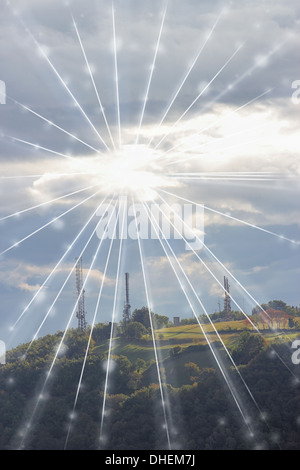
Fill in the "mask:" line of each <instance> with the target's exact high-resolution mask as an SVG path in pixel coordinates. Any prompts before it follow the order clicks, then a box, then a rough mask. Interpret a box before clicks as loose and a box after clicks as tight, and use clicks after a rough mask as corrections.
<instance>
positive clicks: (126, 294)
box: [123, 273, 131, 325]
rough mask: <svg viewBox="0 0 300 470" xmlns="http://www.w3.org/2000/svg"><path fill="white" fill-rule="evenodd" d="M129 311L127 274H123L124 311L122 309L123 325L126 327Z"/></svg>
mask: <svg viewBox="0 0 300 470" xmlns="http://www.w3.org/2000/svg"><path fill="white" fill-rule="evenodd" d="M130 309H131V305H130V303H129V273H125V302H124V309H123V319H124V324H125V325H126V324H127V323H128V321H129V320H130V315H131V313H130Z"/></svg>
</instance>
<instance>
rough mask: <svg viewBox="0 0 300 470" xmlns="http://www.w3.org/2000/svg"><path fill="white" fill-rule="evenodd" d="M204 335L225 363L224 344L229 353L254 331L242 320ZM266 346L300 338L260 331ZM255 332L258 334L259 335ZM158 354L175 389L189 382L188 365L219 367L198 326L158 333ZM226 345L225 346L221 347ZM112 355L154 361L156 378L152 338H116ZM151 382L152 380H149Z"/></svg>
mask: <svg viewBox="0 0 300 470" xmlns="http://www.w3.org/2000/svg"><path fill="white" fill-rule="evenodd" d="M203 328H204V332H205V335H206V337H207V339H208V340H209V342H210V343H211V344H212V345H213V347H214V348H216V350H217V351H218V354H219V355H220V356H221V357H222V361H227V360H229V359H228V358H227V354H226V351H225V349H224V346H223V344H224V345H225V347H226V348H228V350H229V351H230V349H231V348H233V347H234V346H235V345H236V343H237V342H238V340H239V337H240V334H241V333H242V332H243V331H246V330H248V331H251V332H255V329H254V328H253V327H252V326H251V327H249V326H246V325H245V323H244V322H243V321H231V322H219V323H216V324H214V325H211V324H208V325H204V326H203ZM260 333H261V334H262V335H263V337H264V339H265V341H266V344H271V343H273V342H275V341H276V342H278V341H280V342H281V341H282V342H287V341H293V340H294V339H295V338H296V337H298V336H299V332H297V331H295V330H290V331H282V332H277V333H276V332H273V331H271V330H269V329H266V330H261V331H260ZM260 333H258V332H256V334H258V335H259V334H260ZM155 338H156V340H155V345H156V354H157V358H158V361H159V362H160V366H161V367H162V368H163V369H164V371H165V375H166V381H167V383H170V384H171V385H173V386H180V385H182V384H184V383H187V378H188V372H187V370H186V364H187V363H190V362H192V363H194V364H196V365H197V366H198V367H199V368H200V369H203V368H205V367H214V368H216V362H215V359H214V357H213V354H212V352H211V350H210V348H209V346H208V343H207V340H206V338H205V336H204V334H203V332H202V330H201V328H200V326H199V325H198V324H196V325H182V326H178V327H169V328H163V329H160V330H156V331H155ZM222 343H223V344H222ZM176 347H177V348H178V349H177V350H178V351H179V354H177V355H176V356H174V355H173V354H172V350H173V349H174V348H176ZM108 351H109V341H106V342H104V343H102V344H99V345H97V346H95V347H94V350H93V353H94V354H107V353H108ZM111 353H112V355H113V356H126V357H127V358H128V359H129V360H130V361H131V362H132V363H134V362H136V360H137V359H143V360H144V361H146V362H147V363H149V362H151V361H152V362H153V366H152V368H151V371H150V372H149V374H150V375H151V376H153V377H154V376H155V368H156V361H155V351H154V346H153V340H152V338H151V337H150V336H148V337H145V338H143V339H142V340H139V341H138V340H136V341H134V340H128V339H125V338H122V337H118V338H115V339H114V341H113V343H112V350H111ZM150 375H149V377H150ZM149 381H150V382H151V379H150V378H149Z"/></svg>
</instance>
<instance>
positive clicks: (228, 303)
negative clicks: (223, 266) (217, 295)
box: [224, 276, 231, 315]
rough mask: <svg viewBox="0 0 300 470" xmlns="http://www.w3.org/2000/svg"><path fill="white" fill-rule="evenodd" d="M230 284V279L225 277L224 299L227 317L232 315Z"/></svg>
mask: <svg viewBox="0 0 300 470" xmlns="http://www.w3.org/2000/svg"><path fill="white" fill-rule="evenodd" d="M229 287H230V286H229V282H228V278H227V277H225V276H224V289H225V297H224V313H225V314H226V315H230V313H231V299H230V295H229Z"/></svg>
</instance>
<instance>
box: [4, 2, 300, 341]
mask: <svg viewBox="0 0 300 470" xmlns="http://www.w3.org/2000/svg"><path fill="white" fill-rule="evenodd" d="M1 10H2V11H1V17H0V64H1V65H0V80H1V82H2V83H5V89H6V91H5V96H2V99H1V98H0V101H1V102H2V103H3V101H5V103H3V104H1V105H0V137H1V139H0V165H1V173H0V195H1V208H0V230H1V237H0V266H1V267H0V295H1V307H0V338H1V339H2V340H3V341H5V342H6V343H7V344H8V346H9V345H14V344H18V343H21V342H26V341H30V340H31V338H33V337H36V336H41V335H43V334H47V333H51V332H55V331H57V330H63V329H65V328H69V327H74V326H76V316H75V315H76V288H75V271H74V265H75V259H76V257H78V256H81V254H82V261H83V276H84V279H85V280H86V284H85V300H86V311H87V321H88V324H92V322H93V319H96V321H97V322H101V321H110V320H111V319H112V318H113V319H115V320H118V321H119V320H121V319H122V308H123V302H124V296H125V294H124V273H125V272H129V273H130V302H131V305H132V310H134V309H135V308H139V307H142V306H144V305H147V302H149V303H150V306H151V308H152V309H153V311H155V312H156V313H159V314H162V315H167V316H169V317H170V319H173V317H174V316H180V317H181V318H183V317H184V318H192V317H193V315H194V314H195V313H196V314H197V315H198V314H202V313H205V312H206V313H213V312H215V311H218V310H219V308H220V306H221V307H223V297H224V290H223V279H224V276H226V277H228V278H229V283H230V292H231V294H232V306H233V309H243V311H245V313H247V314H250V313H251V310H252V308H253V307H255V305H256V304H257V303H265V302H268V301H269V300H273V299H281V300H283V301H285V302H286V303H288V304H289V305H294V306H299V305H300V295H299V280H300V268H299V250H300V246H299V240H300V234H299V224H300V211H299V195H300V194H299V193H300V186H299V176H300V161H299V143H298V139H299V138H298V129H299V124H300V122H299V121H300V114H299V109H300V108H299V106H300V102H299V99H298V98H299V96H300V94H299V93H298V88H299V84H300V82H299V83H297V81H299V80H300V69H299V57H298V56H299V52H298V51H299V44H300V43H299V27H300V5H299V2H297V1H296V0H287V1H285V2H282V1H278V0H275V1H274V0H272V1H271V0H266V1H258V0H251V1H250V0H249V1H247V0H239V1H232V2H230V1H226V0H225V1H214V2H211V1H203V0H201V1H199V0H197V1H193V0H185V1H183V0H169V2H166V1H161V0H155V1H153V0H151V1H150V0H149V1H148V0H147V1H145V0H142V1H137V0H122V1H121V0H119V1H115V2H114V4H112V3H111V2H110V1H104V0H103V1H102V0H99V1H95V0H87V1H85V2H83V1H79V0H77V1H76V0H73V1H71V0H70V1H58V0H51V1H50V0H44V1H43V2H40V1H37V0H26V1H25V0H15V1H14V2H9V1H7V2H2V7H1ZM1 89H2V90H3V87H2V88H1ZM4 98H5V99H4ZM124 194H125V195H126V197H127V204H128V208H129V210H131V213H129V212H128V214H127V215H128V220H127V222H129V221H131V223H134V217H133V215H134V210H133V206H132V202H131V197H132V196H133V198H134V200H135V203H136V204H141V206H139V207H144V206H143V204H147V205H149V206H147V207H150V210H151V203H152V204H156V205H159V206H160V208H161V207H162V204H171V205H172V204H179V206H180V208H182V207H183V205H184V204H186V205H187V206H189V207H190V208H192V210H193V211H194V212H192V214H195V211H196V209H197V208H198V210H199V214H200V219H201V217H202V219H201V224H200V225H199V224H198V225H197V224H196V225H195V220H194V219H193V220H192V218H191V216H189V217H188V216H187V218H186V219H184V220H185V223H187V225H189V226H191V224H192V225H193V224H194V225H193V227H192V228H193V229H195V230H196V231H195V232H193V234H194V235H195V233H196V235H197V236H198V238H199V239H201V241H202V243H200V245H199V244H198V245H197V249H196V250H195V252H194V251H193V250H191V249H189V248H188V247H187V245H186V243H185V241H184V240H182V239H178V237H177V238H176V237H174V236H173V238H172V237H171V238H170V239H169V240H167V242H168V243H167V242H166V241H164V242H163V243H161V242H160V241H159V240H157V239H155V237H153V236H152V237H151V236H149V237H148V239H147V237H145V238H144V239H142V240H140V242H141V243H140V244H139V243H138V240H137V239H134V237H127V238H126V239H125V237H123V238H122V237H116V239H115V240H114V243H113V244H112V245H110V241H111V240H110V239H109V238H107V239H105V240H104V241H103V243H102V244H101V246H100V247H99V242H100V238H101V236H99V231H98V232H95V227H96V225H97V223H98V222H99V220H100V219H99V218H100V216H101V214H103V208H105V207H106V205H105V204H108V203H110V202H112V204H113V206H114V204H115V202H117V206H116V207H118V201H119V197H120V196H124ZM141 201H142V202H141ZM101 202H102V204H103V206H102V209H100V212H99V210H98V213H96V214H95V211H97V208H98V206H99V205H100V203H101ZM113 206H112V207H113ZM107 207H108V206H107ZM137 207H138V206H137ZM166 207H167V205H165V206H164V208H166ZM203 207H204V210H203ZM201 209H202V212H201ZM101 210H102V212H101ZM115 213H116V212H115ZM93 214H94V216H93ZM201 214H202V215H201ZM112 216H114V213H113V212H112ZM144 216H145V213H144ZM130 217H131V218H130ZM144 218H145V217H144ZM129 219H130V220H129ZM112 220H113V219H112ZM143 220H144V219H143ZM172 220H173V221H174V223H175V219H172ZM89 221H90V222H89ZM131 227H134V225H131ZM133 232H134V230H133ZM152 235H153V234H152ZM191 239H192V238H191ZM110 246H111V248H110ZM120 248H121V249H120ZM95 255H96V257H95ZM141 255H142V257H141ZM141 259H142V261H141ZM107 260H108V264H107V270H106V271H105V266H106V262H107ZM104 273H105V275H104ZM102 282H103V283H104V284H103V291H101V301H100V303H99V304H98V307H99V308H98V309H97V308H96V307H97V298H98V293H99V291H100V288H101V285H102ZM116 286H117V287H116ZM145 286H146V287H145ZM116 289H117V290H116ZM233 300H234V302H233ZM74 309H75V310H74ZM74 313H75V314H74ZM95 314H96V315H95Z"/></svg>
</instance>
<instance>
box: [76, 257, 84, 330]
mask: <svg viewBox="0 0 300 470" xmlns="http://www.w3.org/2000/svg"><path fill="white" fill-rule="evenodd" d="M76 261H77V264H76V291H77V312H76V317H77V319H78V329H79V330H80V331H85V330H86V319H85V305H84V303H85V299H84V294H85V290H84V289H83V282H82V278H83V276H82V258H76Z"/></svg>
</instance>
